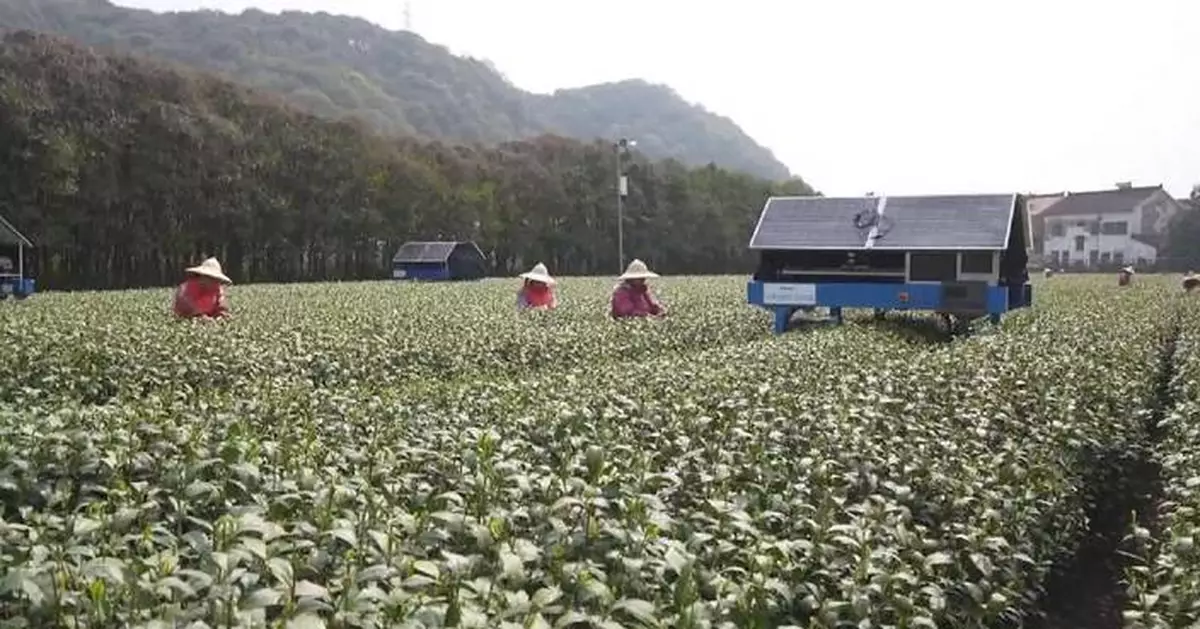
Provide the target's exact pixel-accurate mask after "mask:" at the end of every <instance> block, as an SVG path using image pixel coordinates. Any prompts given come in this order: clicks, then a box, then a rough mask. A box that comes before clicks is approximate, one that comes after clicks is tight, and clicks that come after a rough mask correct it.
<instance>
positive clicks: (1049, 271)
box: [1042, 267, 1054, 277]
mask: <svg viewBox="0 0 1200 629" xmlns="http://www.w3.org/2000/svg"><path fill="white" fill-rule="evenodd" d="M1042 275H1044V276H1046V277H1051V276H1053V275H1054V269H1051V268H1049V267H1047V268H1045V269H1042Z"/></svg>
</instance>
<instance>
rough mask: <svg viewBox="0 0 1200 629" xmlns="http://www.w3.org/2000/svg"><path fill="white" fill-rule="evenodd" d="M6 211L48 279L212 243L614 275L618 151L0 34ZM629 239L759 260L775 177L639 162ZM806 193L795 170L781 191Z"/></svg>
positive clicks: (255, 253)
mask: <svg viewBox="0 0 1200 629" xmlns="http://www.w3.org/2000/svg"><path fill="white" fill-rule="evenodd" d="M0 81H2V82H0V215H3V216H5V217H6V218H8V219H9V220H10V221H11V222H13V223H14V224H15V225H17V226H18V228H19V229H21V230H22V231H23V232H25V233H26V234H27V235H28V236H29V237H31V238H32V239H33V240H34V241H35V242H36V243H37V244H38V246H39V250H38V256H37V262H38V265H37V268H36V269H35V272H36V273H37V276H38V279H39V281H40V282H41V284H42V285H43V286H49V287H57V288H102V287H113V286H116V287H127V286H146V285H161V284H164V283H170V282H173V281H174V280H175V279H176V278H177V277H178V273H179V272H180V271H179V270H180V269H182V268H184V267H185V266H186V265H188V264H189V263H194V262H195V261H197V260H198V259H200V258H201V257H202V256H205V255H217V256H219V257H220V258H221V261H222V263H223V264H224V265H225V266H226V267H227V268H228V269H229V270H230V272H231V275H232V277H233V278H234V279H235V281H238V282H248V281H292V280H323V279H324V280H328V279H366V278H378V277H383V276H386V275H387V274H388V266H389V265H390V260H391V256H392V254H393V253H394V252H395V250H396V249H397V248H398V247H399V245H400V244H401V243H403V242H404V241H406V240H433V239H463V240H475V241H476V242H478V243H479V244H480V245H481V247H482V248H483V249H484V251H485V252H487V253H489V254H490V256H491V257H492V262H493V270H494V271H496V272H498V273H502V274H511V273H514V272H516V271H517V270H518V269H520V270H524V268H525V267H528V266H531V265H532V264H534V263H535V262H537V261H539V260H540V261H543V262H545V263H546V264H548V265H549V266H550V269H551V270H552V271H553V272H554V273H556V274H597V273H604V274H608V273H614V272H616V271H618V270H619V269H618V267H619V264H618V260H617V246H616V239H617V224H616V211H615V207H614V205H615V199H614V194H613V193H614V192H615V172H614V170H613V169H614V168H615V166H614V164H613V153H612V147H611V146H610V145H608V144H605V143H593V144H581V143H579V142H576V141H573V140H567V139H563V138H558V137H553V136H544V137H540V138H537V139H534V140H529V141H521V142H512V143H506V144H502V145H500V146H497V147H491V148H479V147H449V146H445V145H442V144H440V143H437V142H428V143H426V142H418V141H416V140H411V139H409V140H393V139H387V138H383V137H380V136H377V135H374V134H372V133H370V132H368V131H365V130H364V129H362V128H361V127H360V126H358V125H354V124H351V123H346V122H330V121H326V120H323V119H320V118H316V117H314V116H311V115H309V114H304V113H300V112H299V111H297V110H295V109H291V108H288V107H283V106H280V105H277V104H275V103H273V102H272V101H271V100H269V99H267V98H265V97H262V96H259V95H256V94H254V93H252V92H251V91H249V90H248V89H245V88H240V87H237V86H235V85H234V84H232V83H228V82H225V81H222V80H219V79H216V78H214V77H212V76H209V75H203V74H181V73H179V72H176V71H174V70H171V69H168V68H165V67H162V66H159V65H155V64H153V63H151V62H145V61H140V60H137V59H133V58H129V57H109V56H104V55H101V54H98V53H95V52H93V51H90V50H84V49H80V48H78V47H75V46H73V45H70V44H67V43H64V42H62V41H58V40H56V39H54V38H50V37H48V36H41V35H33V34H30V33H28V32H21V33H17V34H13V35H10V36H8V37H6V38H5V40H4V42H3V44H0ZM631 159H632V163H631V164H630V165H628V168H629V173H630V181H631V190H630V196H629V197H628V200H627V204H626V209H627V212H626V215H625V221H626V222H625V230H626V241H625V246H626V251H627V252H629V253H630V255H635V256H638V257H641V258H642V259H644V260H646V261H647V262H648V263H650V264H652V265H653V266H654V267H655V268H657V269H659V270H662V271H666V272H676V273H679V272H692V273H712V272H729V271H732V270H734V269H745V270H749V269H750V268H751V260H750V255H749V253H748V252H747V250H746V248H745V243H746V240H747V239H748V237H749V234H750V232H751V231H752V230H753V226H754V223H755V220H756V219H757V216H758V213H759V211H760V209H761V207H762V203H763V201H764V200H765V198H766V197H767V196H768V195H769V194H770V193H771V192H772V190H773V189H775V186H774V185H773V184H771V183H770V182H767V181H764V180H760V179H756V178H754V177H751V176H749V175H743V174H738V173H732V172H729V171H725V170H721V169H719V168H715V167H712V166H708V167H704V168H699V169H695V170H689V169H687V168H685V167H683V166H681V165H680V164H679V163H677V162H672V161H666V162H657V163H656V162H648V161H645V160H644V159H643V158H641V157H640V156H637V155H634V156H633V157H632V158H631ZM797 187H799V188H803V189H805V190H807V191H809V192H811V189H809V188H808V187H807V186H806V185H805V184H804V183H803V182H802V181H799V180H792V181H789V182H786V183H784V184H781V185H780V188H781V189H782V188H790V189H795V188H797Z"/></svg>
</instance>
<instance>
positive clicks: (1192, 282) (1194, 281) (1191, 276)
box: [1183, 271, 1200, 293]
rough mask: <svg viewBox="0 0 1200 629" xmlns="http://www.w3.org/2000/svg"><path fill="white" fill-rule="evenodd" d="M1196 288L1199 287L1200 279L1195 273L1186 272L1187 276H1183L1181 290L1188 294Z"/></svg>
mask: <svg viewBox="0 0 1200 629" xmlns="http://www.w3.org/2000/svg"><path fill="white" fill-rule="evenodd" d="M1196 287H1200V277H1197V276H1196V274H1195V273H1192V272H1191V271H1188V272H1187V275H1184V276H1183V290H1185V291H1187V292H1189V293H1190V292H1192V290H1194V289H1195V288H1196Z"/></svg>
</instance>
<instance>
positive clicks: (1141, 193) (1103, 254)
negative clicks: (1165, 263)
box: [1037, 184, 1181, 269]
mask: <svg viewBox="0 0 1200 629" xmlns="http://www.w3.org/2000/svg"><path fill="white" fill-rule="evenodd" d="M1180 210H1181V208H1180V206H1179V203H1178V202H1177V201H1176V200H1175V199H1173V198H1172V197H1171V195H1169V194H1167V192H1166V191H1165V190H1163V188H1162V186H1152V187H1151V186H1147V187H1141V188H1134V187H1132V186H1130V185H1128V184H1123V185H1118V186H1117V188H1115V189H1112V190H1099V191H1095V192H1070V193H1067V194H1065V195H1063V196H1062V197H1061V198H1060V199H1058V200H1057V201H1054V202H1052V203H1051V204H1049V205H1048V206H1047V207H1045V208H1044V209H1042V211H1041V212H1039V213H1038V218H1037V221H1038V222H1042V223H1044V232H1043V235H1042V237H1043V241H1042V248H1041V250H1042V252H1043V254H1044V255H1045V260H1046V264H1048V265H1050V266H1052V267H1055V268H1062V269H1066V268H1096V267H1115V266H1123V265H1126V264H1129V265H1133V266H1134V267H1135V268H1137V267H1147V266H1153V265H1154V264H1155V262H1156V261H1157V259H1158V250H1159V248H1160V247H1161V246H1162V244H1163V243H1164V242H1165V239H1164V237H1163V236H1164V235H1165V234H1166V231H1167V227H1168V225H1169V224H1170V222H1171V219H1172V217H1174V216H1175V214H1176V213H1177V212H1179V211H1180Z"/></svg>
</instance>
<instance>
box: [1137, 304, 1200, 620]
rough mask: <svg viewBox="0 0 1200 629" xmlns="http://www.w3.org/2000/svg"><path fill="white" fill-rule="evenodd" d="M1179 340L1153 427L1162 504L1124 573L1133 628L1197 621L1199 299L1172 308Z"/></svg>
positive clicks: (1142, 529) (1140, 534)
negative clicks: (1157, 434)
mask: <svg viewBox="0 0 1200 629" xmlns="http://www.w3.org/2000/svg"><path fill="white" fill-rule="evenodd" d="M1173 310H1174V312H1175V313H1176V315H1177V318H1176V324H1177V325H1178V327H1179V338H1178V341H1177V343H1176V344H1175V345H1174V346H1173V347H1172V348H1171V349H1172V350H1173V353H1172V359H1173V360H1172V369H1170V370H1169V371H1168V372H1167V373H1166V374H1165V375H1167V376H1168V377H1169V378H1170V380H1169V381H1167V382H1164V383H1163V384H1164V385H1166V386H1165V387H1164V388H1165V391H1164V392H1163V393H1164V402H1165V404H1164V407H1163V412H1162V416H1161V417H1157V418H1156V420H1158V425H1157V426H1156V427H1155V428H1156V430H1158V431H1161V433H1162V440H1161V443H1159V444H1158V447H1157V448H1156V451H1155V455H1156V456H1155V460H1156V462H1157V464H1158V465H1159V466H1160V467H1161V478H1162V500H1161V503H1160V504H1159V505H1157V506H1158V509H1157V512H1156V513H1154V514H1151V515H1152V516H1154V517H1151V518H1147V519H1146V520H1145V521H1142V522H1138V523H1137V525H1136V526H1135V527H1134V529H1133V530H1132V531H1131V533H1130V540H1129V541H1130V544H1131V546H1132V547H1133V549H1134V554H1135V557H1136V558H1137V559H1139V561H1138V562H1136V563H1135V564H1134V565H1133V566H1131V567H1130V569H1129V570H1127V574H1126V577H1127V580H1128V590H1129V598H1130V601H1129V604H1128V606H1127V609H1126V611H1125V624H1126V626H1127V627H1129V628H1130V629H1168V628H1174V627H1192V626H1195V625H1196V624H1197V623H1200V549H1198V548H1197V546H1196V540H1197V537H1200V300H1198V299H1197V296H1196V295H1186V296H1183V297H1181V298H1180V299H1179V302H1178V303H1177V304H1174V306H1173Z"/></svg>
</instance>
